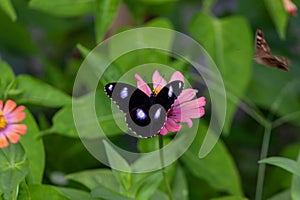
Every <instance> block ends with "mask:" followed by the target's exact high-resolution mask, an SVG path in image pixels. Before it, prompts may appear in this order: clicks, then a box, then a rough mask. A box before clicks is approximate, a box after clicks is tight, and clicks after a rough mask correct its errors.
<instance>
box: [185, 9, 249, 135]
mask: <svg viewBox="0 0 300 200" xmlns="http://www.w3.org/2000/svg"><path fill="white" fill-rule="evenodd" d="M232 24H234V26H232ZM199 27H201V28H199ZM189 31H190V32H191V34H192V36H193V37H194V38H195V39H196V40H197V41H198V42H200V44H201V45H203V47H204V48H205V50H206V51H207V52H208V53H209V54H210V56H211V57H212V58H213V60H214V62H215V63H216V65H217V67H218V68H219V70H220V72H221V75H222V78H223V81H224V82H225V87H226V92H227V99H228V101H227V112H226V120H225V125H224V132H225V133H229V130H230V126H231V122H232V119H233V116H234V114H235V111H236V109H237V107H238V105H237V104H238V102H233V101H232V98H230V97H237V98H241V97H243V96H244V93H245V92H246V89H247V86H248V84H249V82H250V78H251V60H252V59H251V58H252V45H253V44H252V38H251V29H250V27H249V25H248V23H247V21H246V20H245V19H244V18H242V17H237V16H234V17H226V18H223V19H216V18H213V17H211V16H209V15H206V14H203V13H200V14H198V15H196V16H195V17H194V18H193V20H192V21H191V24H190V25H189ZM237 38H239V39H237ZM240 41H243V42H240Z"/></svg>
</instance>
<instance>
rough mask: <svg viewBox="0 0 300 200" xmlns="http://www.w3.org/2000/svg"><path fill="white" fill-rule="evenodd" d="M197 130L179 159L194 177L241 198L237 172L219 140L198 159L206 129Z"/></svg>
mask: <svg viewBox="0 0 300 200" xmlns="http://www.w3.org/2000/svg"><path fill="white" fill-rule="evenodd" d="M199 130H200V131H199V132H198V133H197V135H196V137H195V139H194V141H193V143H192V145H191V146H190V148H189V150H188V151H186V152H185V154H184V155H183V156H182V157H181V159H182V161H183V162H184V165H185V166H186V167H187V169H188V170H189V171H190V172H191V173H192V174H193V175H194V176H196V177H198V178H200V179H204V180H205V181H206V182H207V183H209V185H211V186H212V187H214V188H216V189H218V190H220V191H226V192H228V193H229V194H231V195H237V196H242V194H243V192H242V187H241V183H240V177H239V174H238V170H237V168H236V166H235V164H234V161H233V158H232V157H231V155H230V153H229V152H228V150H227V149H226V146H225V145H224V144H223V142H222V141H221V140H220V139H219V140H218V142H217V143H216V145H215V146H214V148H213V149H212V151H211V152H209V154H208V155H207V156H206V157H204V158H201V159H200V158H199V157H198V151H199V147H200V146H201V145H202V141H203V137H204V133H205V131H206V128H205V127H201V126H200V128H199ZM211 137H216V136H214V135H212V136H211Z"/></svg>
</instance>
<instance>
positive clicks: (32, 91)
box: [16, 75, 71, 107]
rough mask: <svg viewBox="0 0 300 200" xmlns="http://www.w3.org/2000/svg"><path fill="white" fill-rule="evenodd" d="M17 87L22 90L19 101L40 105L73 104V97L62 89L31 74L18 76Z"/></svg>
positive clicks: (58, 105)
mask: <svg viewBox="0 0 300 200" xmlns="http://www.w3.org/2000/svg"><path fill="white" fill-rule="evenodd" d="M16 80H17V89H20V90H21V91H22V94H21V95H19V96H18V99H17V100H18V102H20V103H30V104H35V105H40V106H48V107H61V106H63V105H66V104H71V97H70V96H68V95H67V94H65V93H63V92H62V91H60V90H58V89H56V88H54V87H52V86H51V85H48V84H46V83H44V82H43V81H40V80H38V79H35V78H33V77H31V76H29V75H20V76H18V77H17V78H16Z"/></svg>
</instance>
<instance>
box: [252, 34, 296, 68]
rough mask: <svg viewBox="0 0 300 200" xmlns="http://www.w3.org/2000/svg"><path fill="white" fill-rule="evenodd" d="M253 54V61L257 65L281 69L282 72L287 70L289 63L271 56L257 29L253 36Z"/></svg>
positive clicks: (284, 59)
mask: <svg viewBox="0 0 300 200" xmlns="http://www.w3.org/2000/svg"><path fill="white" fill-rule="evenodd" d="M255 53H256V54H255V55H254V57H253V59H254V60H255V61H256V62H258V63H259V64H262V65H265V66H269V67H274V68H278V69H282V70H284V71H288V70H289V66H290V65H291V62H290V61H289V60H288V59H287V58H284V57H277V56H274V55H273V54H272V52H271V50H270V47H269V45H268V44H267V42H266V40H265V37H264V34H263V32H262V30H261V29H260V28H258V29H257V31H256V35H255Z"/></svg>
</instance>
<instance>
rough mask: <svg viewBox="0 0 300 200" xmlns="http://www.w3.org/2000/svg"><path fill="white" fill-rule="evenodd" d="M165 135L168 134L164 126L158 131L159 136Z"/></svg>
mask: <svg viewBox="0 0 300 200" xmlns="http://www.w3.org/2000/svg"><path fill="white" fill-rule="evenodd" d="M167 133H168V130H167V129H166V127H165V126H164V127H163V128H162V129H161V130H160V131H159V134H160V135H166V134H167Z"/></svg>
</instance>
